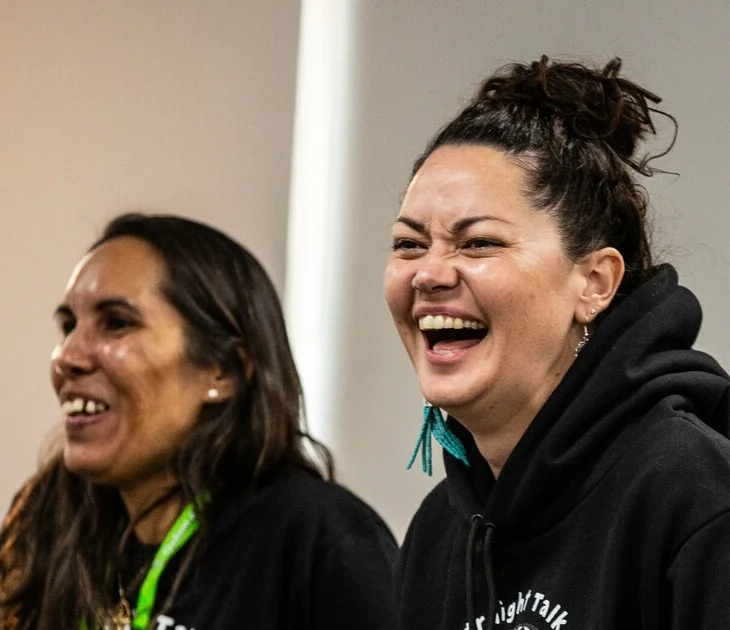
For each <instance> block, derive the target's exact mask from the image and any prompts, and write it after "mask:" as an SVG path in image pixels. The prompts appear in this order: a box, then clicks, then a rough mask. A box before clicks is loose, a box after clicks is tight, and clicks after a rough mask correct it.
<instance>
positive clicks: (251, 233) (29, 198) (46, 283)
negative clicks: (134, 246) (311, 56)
mask: <svg viewBox="0 0 730 630" xmlns="http://www.w3.org/2000/svg"><path fill="white" fill-rule="evenodd" d="M298 32H299V2H297V1H296V0H277V1H276V2H275V3H272V2H269V0H245V1H241V0H216V1H215V2H198V1H197V0H124V2H116V1H114V0H68V1H63V2H40V1H33V0H29V1H27V2H26V1H24V2H15V1H14V0H0V95H1V96H0V226H1V228H0V239H2V240H1V243H2V248H1V249H0V287H1V289H2V294H3V300H2V308H1V309H0V330H2V332H1V333H0V383H2V384H3V385H2V392H3V396H2V398H3V419H2V421H0V445H1V446H0V511H2V512H4V506H5V505H7V502H8V501H9V500H10V497H11V495H12V493H13V492H14V490H15V489H16V488H17V487H18V485H19V484H20V483H21V481H22V480H23V479H24V478H25V477H26V476H27V475H28V474H30V472H31V471H32V470H33V468H34V466H35V462H36V453H37V451H38V447H39V445H40V443H41V440H42V437H43V436H44V435H45V434H46V432H47V431H48V429H49V427H50V426H51V425H52V423H53V422H54V421H56V419H57V418H58V417H59V412H58V407H57V404H56V403H55V400H54V397H53V396H52V392H51V388H50V385H49V382H48V359H49V356H50V353H51V350H52V348H53V345H54V344H55V343H56V338H57V336H56V331H55V326H54V324H53V321H52V319H51V315H52V312H53V309H54V308H55V306H56V304H57V302H58V300H59V298H60V296H61V294H62V291H63V288H64V285H65V283H66V280H67V278H68V275H69V273H70V271H71V269H72V267H73V265H74V264H75V263H76V262H77V260H78V259H79V258H80V256H81V255H82V254H83V252H84V250H85V248H86V247H87V246H88V245H89V244H90V243H91V242H92V240H93V239H94V238H95V237H96V236H97V235H98V233H99V231H100V230H101V227H102V226H103V224H104V223H105V221H106V219H107V218H109V217H110V216H112V215H114V214H117V213H118V212H120V211H123V210H131V209H140V208H142V209H148V210H156V211H162V212H175V213H181V214H185V215H189V216H192V217H197V218H201V219H203V220H205V221H208V222H210V223H212V224H213V225H216V226H218V227H220V228H221V229H223V230H224V231H226V232H228V233H230V234H231V235H232V236H234V237H235V238H237V239H239V240H240V241H241V242H243V243H244V244H246V245H248V246H249V247H250V248H251V249H252V250H253V251H254V252H255V253H256V254H257V255H258V256H259V257H260V259H261V261H262V262H263V263H264V265H265V266H266V267H267V269H268V270H269V271H270V273H271V274H272V276H273V278H274V281H275V283H276V284H277V286H278V287H279V288H280V289H281V288H283V284H284V268H285V241H286V215H287V207H288V191H289V171H290V159H291V158H290V153H291V136H292V127H293V109H294V85H295V77H296V55H297V41H298Z"/></svg>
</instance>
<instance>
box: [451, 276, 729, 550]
mask: <svg viewBox="0 0 730 630" xmlns="http://www.w3.org/2000/svg"><path fill="white" fill-rule="evenodd" d="M701 321H702V311H701V308H700V305H699V302H698V301H697V299H696V298H695V297H694V295H693V294H692V293H691V292H690V291H689V290H688V289H686V288H684V287H681V286H679V285H678V282H677V273H676V271H675V270H674V269H673V268H672V267H671V266H669V265H663V266H662V267H660V268H659V269H658V270H657V273H656V274H655V275H654V276H653V277H652V278H651V279H650V280H648V281H647V282H646V283H645V284H643V285H642V286H641V287H639V288H638V289H636V290H635V291H634V292H633V293H631V294H629V295H628V296H626V297H624V298H623V299H620V300H619V301H618V302H617V303H615V304H614V306H613V307H612V309H611V310H610V311H609V312H608V313H607V314H606V315H605V316H604V317H603V318H602V320H601V321H600V323H599V324H598V325H597V326H596V328H595V331H594V334H593V336H592V337H591V339H590V341H589V342H588V344H587V345H586V347H585V348H583V350H582V351H581V353H580V355H579V356H578V358H577V359H576V361H575V363H574V364H573V365H572V366H571V368H570V369H569V370H568V372H567V373H566V375H565V377H564V378H563V380H562V381H561V383H560V384H559V385H558V387H557V388H556V389H555V391H554V392H553V394H552V395H551V396H550V398H549V399H548V400H547V402H546V403H545V405H544V406H543V408H542V409H541V410H540V412H539V413H538V414H537V416H536V417H535V419H534V420H533V422H532V424H531V425H530V426H529V428H528V429H527V431H526V432H525V434H524V435H523V436H522V438H521V440H520V441H519V442H518V444H517V446H516V447H515V449H514V451H513V452H512V453H511V455H510V457H509V458H508V459H507V462H506V463H505V466H504V468H503V470H502V472H501V474H500V476H499V479H498V480H496V481H495V480H494V477H493V476H492V473H491V470H490V469H489V466H488V465H487V463H486V462H485V461H484V459H483V458H482V457H481V455H480V454H479V451H478V450H477V448H476V445H475V443H474V440H473V439H472V437H471V435H470V434H469V432H468V431H466V429H464V427H462V426H461V425H460V424H459V423H458V422H457V421H455V420H454V419H453V418H450V419H449V425H450V427H451V428H452V430H453V431H454V432H455V433H456V434H457V435H458V436H459V437H460V438H461V440H462V441H463V442H464V444H465V446H466V448H467V453H468V457H469V460H470V462H472V466H471V467H470V468H467V467H466V466H464V465H463V464H461V463H460V462H459V461H458V460H455V459H453V458H452V457H451V456H450V455H449V454H448V453H444V458H445V464H446V470H447V474H448V480H447V485H448V490H449V499H450V502H451V505H452V508H453V509H455V510H457V511H458V512H460V513H461V514H463V516H464V517H465V518H467V519H470V518H471V517H472V516H473V515H474V514H482V515H483V516H484V518H485V519H486V520H488V521H489V522H491V523H494V524H495V525H496V527H497V530H498V531H499V530H501V532H502V534H504V533H505V531H506V532H508V533H509V534H508V535H509V536H510V537H513V538H521V537H523V536H529V535H534V534H535V533H537V532H539V531H542V530H544V529H546V528H548V527H550V525H552V524H553V523H555V522H556V521H558V520H559V519H560V518H561V517H562V516H563V515H564V514H565V513H566V512H567V511H569V510H570V509H572V507H573V506H574V505H576V504H577V503H578V502H579V501H580V500H581V498H582V497H583V496H585V494H586V493H587V492H589V491H590V490H591V488H593V487H594V486H595V484H596V483H598V481H600V479H601V478H602V477H603V476H604V475H605V474H606V472H608V470H609V469H610V468H611V467H612V465H613V464H614V463H615V462H616V461H617V459H618V458H619V457H620V456H621V451H620V449H619V448H618V447H617V444H620V443H621V442H620V441H617V440H615V438H616V436H617V435H618V434H619V433H622V432H624V431H626V430H627V429H629V430H630V429H631V425H635V424H637V423H639V422H640V421H648V420H647V419H646V418H645V416H646V415H647V413H648V412H649V411H650V410H651V409H652V408H654V407H656V406H657V405H663V406H667V408H668V410H669V411H670V412H671V410H676V412H678V413H690V414H693V415H694V416H696V417H697V418H698V419H700V421H701V422H704V423H705V424H707V425H708V426H709V427H711V428H712V429H713V430H715V431H717V432H719V433H721V434H722V435H724V436H728V433H729V428H730V427H729V424H730V378H729V377H728V375H727V374H726V373H725V371H724V370H723V369H722V368H721V367H720V365H719V364H718V363H717V362H716V361H715V360H714V359H713V358H712V357H710V356H709V355H707V354H705V353H703V352H700V351H697V350H693V349H692V345H693V344H694V342H695V339H696V338H697V334H698V333H699V329H700V324H701ZM642 419H643V420H642Z"/></svg>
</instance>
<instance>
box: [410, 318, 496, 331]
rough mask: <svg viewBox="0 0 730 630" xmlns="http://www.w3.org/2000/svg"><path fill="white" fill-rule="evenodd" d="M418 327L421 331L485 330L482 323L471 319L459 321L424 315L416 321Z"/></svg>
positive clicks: (457, 319) (458, 319)
mask: <svg viewBox="0 0 730 630" xmlns="http://www.w3.org/2000/svg"><path fill="white" fill-rule="evenodd" d="M418 327H419V328H420V329H421V330H442V329H454V330H461V329H462V328H471V329H472V330H485V329H486V328H487V326H486V325H485V324H483V323H482V322H478V321H476V320H473V319H461V318H460V317H449V316H448V315H426V316H425V317H421V318H420V319H419V320H418Z"/></svg>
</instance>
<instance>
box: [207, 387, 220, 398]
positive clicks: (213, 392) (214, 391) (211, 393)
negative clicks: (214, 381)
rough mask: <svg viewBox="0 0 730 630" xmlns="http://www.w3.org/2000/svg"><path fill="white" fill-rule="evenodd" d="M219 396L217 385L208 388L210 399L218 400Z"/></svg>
mask: <svg viewBox="0 0 730 630" xmlns="http://www.w3.org/2000/svg"><path fill="white" fill-rule="evenodd" d="M218 396H219V394H218V390H217V389H216V388H215V387H211V388H210V389H209V390H208V398H209V399H210V400H217V399H218Z"/></svg>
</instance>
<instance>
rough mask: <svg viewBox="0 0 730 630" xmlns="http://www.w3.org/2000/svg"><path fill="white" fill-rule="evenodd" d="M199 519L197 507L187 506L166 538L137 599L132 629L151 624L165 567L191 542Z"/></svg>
mask: <svg viewBox="0 0 730 630" xmlns="http://www.w3.org/2000/svg"><path fill="white" fill-rule="evenodd" d="M198 526H199V523H198V517H197V516H196V514H195V507H194V506H193V504H192V503H189V504H188V505H187V506H185V509H184V510H183V511H182V513H181V514H180V516H178V517H177V520H176V521H175V523H174V524H173V526H172V529H170V531H169V532H168V533H167V536H165V540H163V541H162V544H161V545H160V547H159V549H158V550H157V552H156V553H155V557H154V558H153V560H152V565H151V566H150V570H149V571H148V572H147V576H146V577H145V579H144V582H142V586H141V588H140V589H139V596H138V597H137V607H136V609H135V612H134V621H133V622H132V628H134V629H135V630H145V628H147V626H148V625H149V623H150V616H151V614H152V608H153V607H154V605H155V598H156V597H157V585H158V584H159V583H160V577H161V576H162V572H163V571H164V570H165V567H166V566H167V564H168V563H169V562H170V558H172V557H173V556H174V555H175V554H176V553H177V552H178V551H180V549H182V547H184V546H185V543H187V542H188V540H190V538H191V537H192V535H193V534H194V533H195V532H196V531H197V530H198Z"/></svg>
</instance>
